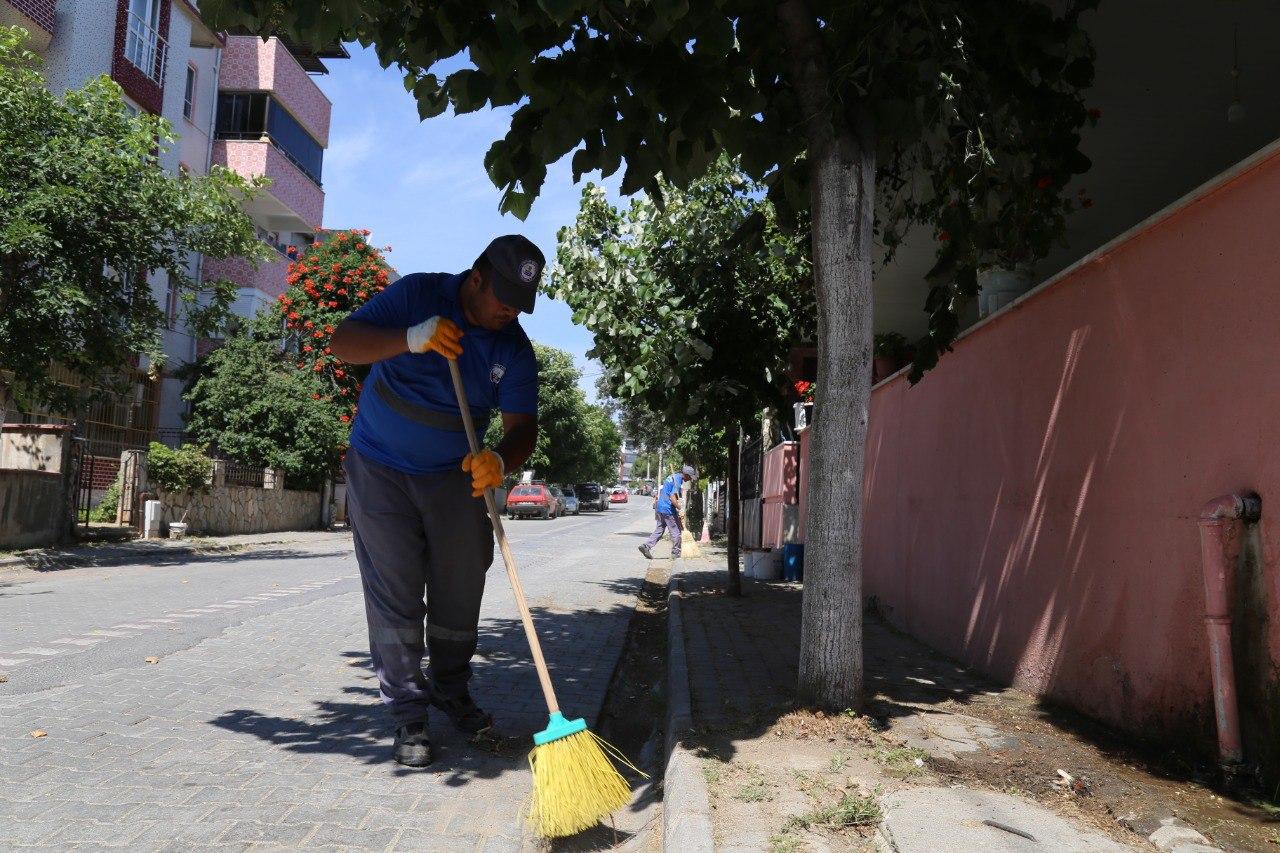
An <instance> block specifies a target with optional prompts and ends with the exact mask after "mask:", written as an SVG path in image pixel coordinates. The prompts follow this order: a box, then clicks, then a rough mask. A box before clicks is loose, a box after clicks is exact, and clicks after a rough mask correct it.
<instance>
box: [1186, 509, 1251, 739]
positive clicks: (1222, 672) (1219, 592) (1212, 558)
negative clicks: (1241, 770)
mask: <svg viewBox="0 0 1280 853" xmlns="http://www.w3.org/2000/svg"><path fill="white" fill-rule="evenodd" d="M1261 515H1262V499H1261V498H1259V497H1258V496H1257V495H1254V494H1248V495H1223V496H1222V497H1218V498H1214V499H1213V500H1211V501H1209V502H1208V503H1207V504H1205V505H1204V507H1203V508H1202V509H1201V510H1200V554H1201V560H1202V565H1203V568H1204V600H1205V616H1204V622H1205V630H1206V631H1207V632H1208V635H1209V664H1210V666H1211V667H1212V670H1213V710H1214V716H1215V717H1216V719H1217V723H1218V755H1219V757H1220V758H1221V760H1222V762H1223V763H1224V764H1239V763H1241V762H1242V761H1244V750H1243V748H1242V747H1241V744H1240V711H1239V705H1238V702H1237V699H1236V674H1235V662H1234V659H1233V658H1232V654H1231V600H1232V597H1233V595H1232V594H1233V592H1234V589H1235V561H1234V554H1230V553H1228V546H1229V545H1230V543H1231V540H1232V539H1233V538H1234V536H1233V534H1235V533H1236V532H1238V531H1237V530H1236V528H1237V527H1238V524H1239V522H1241V521H1250V522H1252V521H1257V520H1258V519H1259V518H1260V517H1261Z"/></svg>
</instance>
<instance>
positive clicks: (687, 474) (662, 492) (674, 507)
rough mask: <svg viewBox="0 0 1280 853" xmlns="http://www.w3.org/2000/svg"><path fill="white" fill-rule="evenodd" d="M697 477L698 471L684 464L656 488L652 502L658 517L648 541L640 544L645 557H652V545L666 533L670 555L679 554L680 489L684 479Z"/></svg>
mask: <svg viewBox="0 0 1280 853" xmlns="http://www.w3.org/2000/svg"><path fill="white" fill-rule="evenodd" d="M696 479H698V472H697V470H696V469H695V468H694V467H693V466H692V465H686V466H684V467H683V468H681V469H680V470H679V471H677V472H675V473H674V474H672V475H671V476H670V477H668V478H667V479H665V480H663V481H662V486H661V487H660V488H659V489H658V500H657V502H656V503H655V504H654V509H655V510H657V513H658V519H657V526H656V527H654V529H653V533H651V534H650V535H649V539H648V541H646V542H645V543H644V544H643V545H641V546H640V553H641V554H644V555H645V557H646V558H648V559H650V560H652V559H653V546H654V545H657V544H658V541H659V540H660V539H662V534H663V533H667V534H668V535H670V536H671V556H672V557H673V558H675V557H679V556H680V533H681V530H682V528H681V527H680V513H681V512H683V510H684V507H683V506H681V503H680V502H681V497H680V491H681V486H683V485H684V482H685V480H696Z"/></svg>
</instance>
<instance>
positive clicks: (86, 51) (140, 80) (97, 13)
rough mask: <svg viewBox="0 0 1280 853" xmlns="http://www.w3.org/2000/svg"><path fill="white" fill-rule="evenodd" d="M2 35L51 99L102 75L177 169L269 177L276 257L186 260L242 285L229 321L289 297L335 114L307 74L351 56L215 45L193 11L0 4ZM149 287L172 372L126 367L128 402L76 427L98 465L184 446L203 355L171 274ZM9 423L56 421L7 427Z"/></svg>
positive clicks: (148, 5)
mask: <svg viewBox="0 0 1280 853" xmlns="http://www.w3.org/2000/svg"><path fill="white" fill-rule="evenodd" d="M0 24H7V25H17V26H21V27H23V28H24V29H26V30H27V31H28V32H29V33H31V40H30V46H31V47H32V49H33V50H35V51H36V52H37V53H38V54H39V55H40V56H41V58H42V61H43V73H44V75H45V77H46V80H47V81H48V85H49V88H50V89H51V90H53V91H54V92H63V91H66V90H68V89H71V88H78V87H80V86H83V85H84V83H85V82H86V81H88V80H90V79H93V78H95V77H99V76H103V75H106V76H109V77H110V78H111V79H112V80H114V81H115V82H116V83H118V84H119V85H120V87H121V89H122V91H123V93H124V98H125V101H126V103H127V104H128V105H129V106H130V107H131V108H132V109H134V110H137V111H139V112H142V111H145V112H149V113H152V114H155V115H159V116H162V117H164V118H165V119H167V120H168V121H169V123H170V124H171V125H172V126H173V130H174V132H175V134H176V135H177V136H178V141H177V142H176V143H174V144H173V145H172V146H171V147H170V148H169V149H168V150H167V151H166V152H165V153H164V154H163V156H162V163H163V165H164V166H165V167H166V168H168V169H170V170H171V171H173V172H175V173H176V172H178V171H183V172H186V173H188V174H197V175H199V174H207V173H208V171H209V168H210V167H211V165H213V164H217V165H221V166H226V167H228V168H230V169H232V170H234V171H236V172H238V173H240V174H242V175H244V176H246V177H256V176H258V175H266V176H267V177H269V178H270V179H271V181H272V185H271V187H270V188H269V189H268V190H266V191H264V192H262V193H260V194H259V195H258V196H257V197H256V198H255V199H254V200H253V201H251V202H250V203H248V204H247V205H246V207H247V210H248V212H249V214H250V215H251V217H252V218H253V220H254V222H255V224H256V225H257V226H258V234H259V236H260V237H261V238H262V239H263V241H264V242H266V243H268V244H269V245H271V246H273V247H274V248H275V249H276V253H277V254H276V257H275V259H274V260H272V261H270V262H268V263H264V264H262V265H261V266H260V267H259V268H258V269H257V270H254V269H252V268H251V267H250V265H249V264H248V263H247V262H245V261H242V260H236V259H232V260H211V259H204V258H201V257H199V256H194V255H193V256H192V257H191V258H190V270H189V271H190V273H191V274H192V276H193V277H196V278H197V279H200V280H209V279H211V278H216V277H226V278H230V279H232V280H233V281H236V282H237V283H239V284H240V285H241V286H240V289H239V294H238V298H237V300H236V302H235V304H234V305H233V308H232V310H233V311H234V312H235V313H237V314H239V315H241V316H244V317H250V316H252V315H253V314H254V313H256V311H257V310H258V309H260V308H261V307H262V306H263V305H264V304H266V303H268V302H269V301H270V300H272V299H274V298H275V296H276V295H278V294H279V293H281V292H283V290H284V288H285V286H286V284H285V268H286V266H287V263H288V262H287V259H286V257H285V250H286V249H287V248H288V247H289V246H291V245H292V246H299V247H302V246H305V245H307V244H309V243H310V242H311V241H312V240H313V239H314V237H315V234H316V231H317V230H318V228H319V227H320V223H321V221H322V219H323V215H324V191H323V189H322V188H321V183H320V182H321V177H322V167H323V160H324V149H325V147H326V146H327V144H328V139H329V116H330V111H331V106H330V103H329V101H328V99H327V98H325V96H324V94H323V93H322V92H321V91H320V88H319V87H318V86H317V85H316V84H315V81H314V80H312V79H311V75H312V74H323V73H326V68H325V66H324V64H323V61H322V60H323V59H326V58H338V57H345V56H347V54H346V51H345V50H344V49H343V48H342V47H341V46H337V47H334V48H332V49H327V50H317V49H315V48H312V47H311V46H308V45H293V44H286V43H284V42H282V41H281V40H279V39H276V38H272V39H269V40H266V41H263V40H262V39H259V38H257V37H255V36H239V35H231V36H228V35H226V34H222V33H217V32H214V31H213V30H212V29H211V28H210V27H209V26H208V25H207V24H205V22H204V21H203V20H202V18H201V16H200V12H199V9H198V7H197V5H196V3H195V2H192V0H0ZM148 281H149V284H150V286H151V292H152V296H153V298H154V299H155V300H156V302H157V303H158V304H160V305H162V306H164V308H165V315H166V323H165V329H164V330H163V342H164V352H165V356H166V362H165V365H164V366H163V368H162V369H160V370H159V371H154V370H152V365H149V364H147V363H145V360H139V362H138V363H136V364H132V365H122V369H125V370H129V371H130V372H131V373H132V380H133V387H132V391H131V393H129V394H125V395H121V396H119V397H116V398H113V399H109V400H104V401H101V402H100V403H97V404H95V405H94V407H93V410H92V411H91V412H90V413H89V416H88V418H87V419H86V420H85V421H84V422H83V424H82V427H83V431H84V434H85V438H86V439H87V440H88V447H87V452H89V453H91V454H92V455H94V456H97V457H101V459H102V460H103V462H104V463H108V460H111V459H118V458H119V454H120V451H122V450H125V449H130V448H138V447H144V446H145V445H146V444H147V443H148V442H150V441H152V440H154V439H158V440H160V441H163V442H165V443H167V444H177V443H178V442H180V441H181V436H182V430H183V424H184V421H185V417H186V414H187V409H188V407H187V404H186V402H185V401H184V400H183V399H182V392H183V390H184V383H183V380H182V379H180V378H179V377H178V371H179V370H180V369H181V368H182V366H183V365H185V364H188V363H190V362H192V361H194V360H195V359H196V358H197V357H198V356H199V355H200V354H201V352H202V350H203V349H204V348H206V347H207V346H208V342H207V341H201V340H197V339H196V337H195V336H194V335H192V334H191V331H190V329H189V328H188V327H187V325H186V322H185V319H184V317H183V311H182V303H181V300H180V299H179V298H178V293H177V289H176V287H174V286H171V284H170V282H169V280H168V276H167V275H166V274H165V273H164V272H163V271H160V272H156V273H152V274H151V275H150V276H149V278H148ZM153 376H154V378H153ZM68 379H69V380H71V377H68ZM14 417H17V418H18V419H30V418H32V417H35V418H36V419H39V420H46V419H50V418H48V417H44V416H39V415H29V414H28V415H25V416H24V415H21V414H20V413H9V414H6V415H5V419H6V420H8V419H13V418H14ZM102 467H103V470H104V472H106V473H104V475H103V476H104V477H110V476H114V471H113V470H111V466H110V465H109V464H104V465H103V466H102Z"/></svg>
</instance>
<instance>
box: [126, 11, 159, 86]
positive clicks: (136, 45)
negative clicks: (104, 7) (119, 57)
mask: <svg viewBox="0 0 1280 853" xmlns="http://www.w3.org/2000/svg"><path fill="white" fill-rule="evenodd" d="M168 49H169V46H168V43H167V42H165V40H164V39H162V38H161V37H160V0H129V24H128V28H127V31H126V35H125V41H124V56H125V59H127V60H129V61H130V62H132V63H133V64H134V65H135V66H136V67H137V68H138V70H140V71H141V72H142V73H143V74H146V75H147V76H148V77H150V78H151V79H152V80H153V81H155V82H156V83H158V84H160V85H161V86H163V85H164V68H165V63H166V61H167V60H168Z"/></svg>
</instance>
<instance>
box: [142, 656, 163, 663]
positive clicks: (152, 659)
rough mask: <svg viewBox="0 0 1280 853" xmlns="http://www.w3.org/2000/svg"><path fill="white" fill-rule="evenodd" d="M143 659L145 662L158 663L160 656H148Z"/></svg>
mask: <svg viewBox="0 0 1280 853" xmlns="http://www.w3.org/2000/svg"><path fill="white" fill-rule="evenodd" d="M145 660H146V662H147V663H160V658H158V657H149V658H145Z"/></svg>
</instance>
